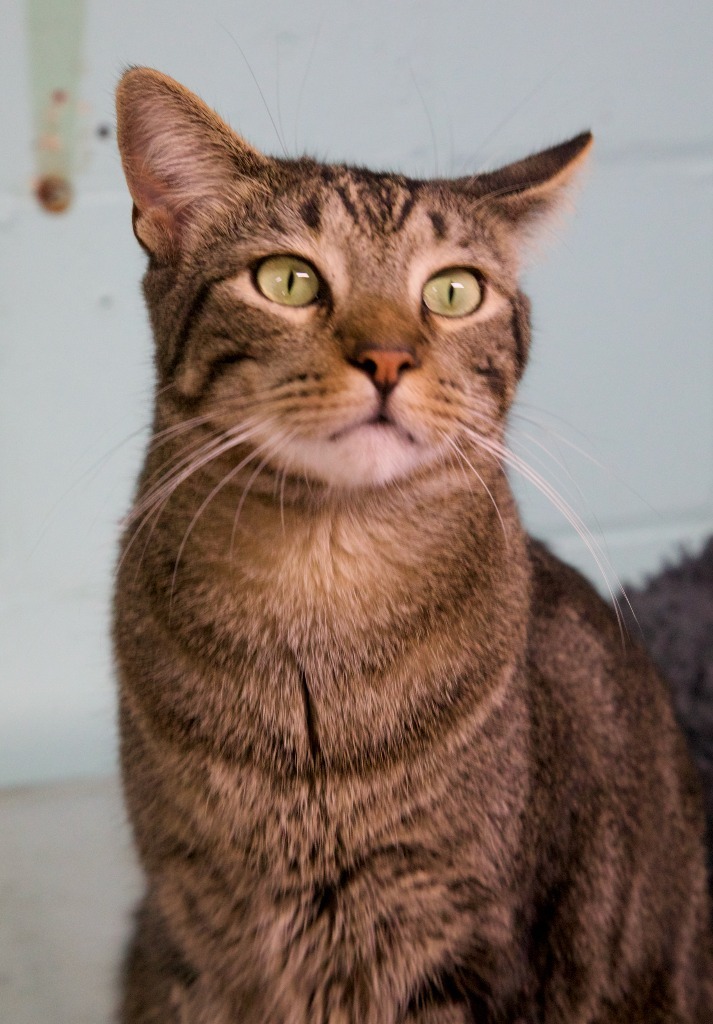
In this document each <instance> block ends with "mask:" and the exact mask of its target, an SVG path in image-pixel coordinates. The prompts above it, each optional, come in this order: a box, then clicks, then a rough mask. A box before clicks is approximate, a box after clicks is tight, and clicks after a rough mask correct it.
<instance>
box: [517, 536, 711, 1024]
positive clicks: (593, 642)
mask: <svg viewBox="0 0 713 1024" xmlns="http://www.w3.org/2000/svg"><path fill="white" fill-rule="evenodd" d="M530 554H531V562H532V608H531V621H530V637H529V650H528V673H527V674H528V689H527V693H528V703H529V711H530V721H531V730H532V731H531V749H532V755H533V757H532V763H533V776H532V794H531V800H530V802H529V807H528V826H527V829H526V832H527V831H528V830H529V832H530V840H529V841H530V842H531V844H532V846H531V848H532V850H533V855H534V859H535V871H534V875H535V878H536V879H537V881H536V883H535V888H536V890H537V891H536V895H535V900H534V903H535V905H536V906H538V907H539V908H540V911H539V913H540V915H541V919H540V920H539V924H538V925H536V927H535V931H536V932H537V929H538V928H541V929H545V930H546V931H547V934H548V945H549V944H551V943H552V942H555V943H556V942H557V938H556V936H557V935H558V934H561V935H563V936H564V935H567V934H568V935H569V936H570V938H571V937H572V936H573V935H575V934H577V935H578V939H577V941H576V942H575V944H574V945H573V946H572V948H571V951H570V952H569V954H568V955H569V956H570V957H571V959H572V964H573V967H572V969H573V970H575V971H579V970H581V971H584V972H585V973H590V972H594V973H601V974H602V976H603V975H604V974H606V973H609V972H611V971H612V966H611V961H610V956H611V949H612V945H613V948H615V949H616V953H617V960H616V967H615V969H614V971H615V973H616V974H618V975H619V977H620V981H621V984H622V985H629V984H631V981H632V978H634V977H636V976H637V972H643V967H642V965H643V964H650V963H651V962H652V959H660V958H661V956H662V952H661V951H662V949H663V950H664V953H663V956H664V959H665V957H666V956H667V955H670V956H671V957H673V956H674V955H675V954H674V951H675V950H679V951H680V950H681V949H688V950H689V951H690V955H691V963H696V962H699V963H703V964H707V965H708V966H705V967H703V968H702V971H701V974H700V976H706V975H708V974H709V973H710V971H711V967H712V966H713V965H712V964H711V961H710V959H709V958H710V951H709V949H708V948H707V945H706V942H705V940H703V941H702V939H701V936H702V935H703V934H704V930H705V928H706V921H707V917H708V913H709V911H708V899H707V893H706V877H705V871H704V869H703V866H702V863H701V856H700V851H701V848H702V844H703V828H704V826H703V813H702V804H701V797H700V792H699V784H698V779H697V777H696V774H695V771H694V769H693V766H692V763H691V761H690V758H689V755H688V751H687V750H686V749H685V746H684V744H683V741H682V738H681V736H680V733H679V731H678V729H677V727H676V724H675V721H674V715H673V711H672V706H671V700H670V695H669V692H668V688H667V685H666V683H665V682H664V681H663V679H662V678H661V677H660V675H659V674H658V672H657V671H656V669H655V668H654V666H653V665H652V663H651V662H650V660H649V658H648V656H647V655H646V653H645V652H644V650H643V648H642V647H641V646H640V644H639V643H638V641H637V639H636V638H635V637H632V636H629V635H627V634H626V633H625V632H622V631H621V630H620V628H619V622H618V621H617V617H616V615H615V613H614V612H613V611H612V609H611V608H610V607H609V605H607V604H606V603H605V602H604V601H603V600H602V599H601V597H600V596H599V595H598V594H597V593H596V591H595V590H594V588H593V587H592V586H591V585H590V584H589V583H588V582H587V581H586V580H584V579H583V577H582V576H581V575H580V574H579V573H578V572H576V571H575V570H574V569H572V568H570V567H569V566H567V565H565V564H564V563H563V562H561V561H560V560H559V559H558V558H556V556H554V555H553V554H552V553H551V552H550V551H548V550H547V549H546V548H545V547H544V546H543V545H541V544H540V543H538V542H536V541H531V543H530ZM585 851H586V853H585ZM662 879H666V884H665V885H663V886H662V884H661V881H662ZM554 905H556V906H557V911H556V913H555V915H554V918H550V917H549V914H550V910H549V909H548V908H551V907H552V906H554ZM685 906H688V907H689V908H695V909H692V910H691V912H690V913H688V914H686V913H683V914H682V913H681V908H683V907H685ZM647 908H648V909H647ZM573 918H576V919H577V920H578V921H579V922H580V925H581V930H579V931H578V932H577V931H575V930H573V929H571V921H572V919H573ZM622 922H623V924H622ZM605 935H606V936H608V942H609V943H610V945H609V951H608V952H607V951H606V949H605V945H604V943H603V941H602V939H603V937H604V936H605ZM566 941H569V940H566ZM666 950H668V953H666V952H665V951H666ZM542 969H543V970H544V968H542ZM661 970H662V971H664V970H665V964H664V961H663V960H662V961H661ZM642 977H643V973H642ZM686 984H688V985H690V997H691V998H692V999H694V998H695V996H694V993H695V992H697V991H698V982H697V981H696V979H695V978H694V977H693V975H690V976H689V977H688V979H687V982H686ZM639 987H640V986H639ZM643 998H644V997H643V995H642V999H643ZM662 998H664V999H665V998H668V996H665V997H662ZM701 998H703V997H702V996H701ZM672 1005H673V1003H672ZM631 1013H632V1017H631V1019H632V1020H638V1019H639V1017H638V1016H636V1013H637V1007H636V1006H634V1004H632V1007H631ZM706 1019H707V1018H706Z"/></svg>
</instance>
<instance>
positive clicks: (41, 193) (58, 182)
mask: <svg viewBox="0 0 713 1024" xmlns="http://www.w3.org/2000/svg"><path fill="white" fill-rule="evenodd" d="M35 195H36V196H37V201H38V202H39V204H40V206H41V207H42V208H43V209H44V210H47V212H48V213H64V211H65V210H66V209H67V207H68V206H69V204H70V203H71V201H72V186H71V185H70V184H69V182H68V181H67V179H66V178H61V177H60V176H59V175H57V174H48V175H46V176H45V177H44V178H40V179H39V181H38V182H37V184H36V185H35Z"/></svg>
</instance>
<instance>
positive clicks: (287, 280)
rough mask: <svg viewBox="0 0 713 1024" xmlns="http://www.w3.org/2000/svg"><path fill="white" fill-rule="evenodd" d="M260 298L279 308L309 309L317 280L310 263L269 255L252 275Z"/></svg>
mask: <svg viewBox="0 0 713 1024" xmlns="http://www.w3.org/2000/svg"><path fill="white" fill-rule="evenodd" d="M255 279H256V281H257V286H258V288H259V289H260V291H261V292H262V294H263V295H265V296H267V298H268V299H271V300H272V301H273V302H279V304H280V305H281V306H309V304H310V302H313V301H314V299H315V298H316V296H317V292H318V291H319V278H318V277H317V275H316V273H315V272H314V270H313V269H312V267H310V265H309V263H305V262H304V260H300V259H297V257H296V256H269V257H268V258H267V259H266V260H263V261H262V263H261V264H260V266H259V267H258V268H257V272H256V274H255Z"/></svg>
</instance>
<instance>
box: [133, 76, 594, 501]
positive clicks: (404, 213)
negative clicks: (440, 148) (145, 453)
mask: <svg viewBox="0 0 713 1024" xmlns="http://www.w3.org/2000/svg"><path fill="white" fill-rule="evenodd" d="M117 107H118V136H119V145H120V149H121V155H122V161H123V165H124V170H125V173H126V177H127V181H128V184H129V189H130V191H131V195H132V197H133V200H134V230H135V233H136V236H137V238H138V239H139V241H140V242H141V244H142V245H143V247H144V248H145V249H146V250H147V252H148V253H149V254H150V260H149V269H148V272H147V277H146V282H145V288H146V295H147V300H148V305H149V310H150V313H151V318H152V322H153V327H154V334H155V336H156V343H157V366H158V372H159V381H158V387H159V396H160V397H159V403H160V406H161V405H162V407H163V409H164V411H167V412H168V413H172V414H173V418H174V419H175V418H176V417H178V418H180V417H184V418H185V419H188V418H190V419H193V420H194V421H195V422H196V423H203V424H207V425H209V427H210V428H211V429H212V430H214V431H218V432H220V433H219V434H218V435H217V436H219V437H220V436H224V437H225V438H226V445H228V446H229V439H231V438H232V439H234V441H235V447H236V448H240V450H241V451H242V450H244V448H245V447H246V446H247V447H248V448H249V449H250V450H252V451H253V452H254V458H255V460H257V461H258V462H259V461H262V462H263V463H264V464H265V465H267V466H269V467H270V468H271V469H272V470H274V471H277V472H280V471H287V472H288V473H290V474H292V475H294V476H296V477H300V476H302V477H305V478H307V479H308V480H312V481H319V482H321V483H323V484H327V485H331V486H334V487H338V488H353V487H374V486H383V485H387V484H389V483H390V482H392V481H393V482H395V483H398V481H399V480H400V479H403V478H404V477H408V476H411V475H413V474H417V473H422V472H429V471H437V469H438V467H442V466H444V465H446V464H448V463H453V464H459V463H460V464H461V465H466V466H471V468H474V469H476V470H477V467H478V464H479V463H480V464H481V465H482V462H483V460H484V459H487V458H490V459H491V460H492V458H493V455H494V452H495V446H497V445H499V444H500V443H501V440H502V431H503V427H504V422H505V416H506V413H507V410H508V408H509V406H510V403H511V402H512V398H513V395H514V391H515V388H516V385H517V382H518V380H519V379H520V376H521V374H522V371H523V368H524V365H525V361H526V358H527V349H528V342H529V317H528V305H527V300H526V299H525V297H524V296H523V295H522V293H521V292H520V291H519V288H518V280H517V275H518V268H519V263H520V256H521V253H522V250H523V248H524V246H525V243H526V240H527V237H528V236H529V235H530V234H531V231H532V228H533V226H534V225H535V224H536V223H537V221H538V220H539V219H540V218H541V217H542V216H543V215H546V214H547V213H549V212H550V211H551V210H553V209H554V208H555V207H556V206H558V205H559V204H560V201H561V198H562V196H563V193H564V192H565V191H566V188H567V186H568V184H569V183H570V180H571V179H572V177H573V175H574V173H575V171H576V169H577V168H578V166H579V165H580V164H581V162H582V160H583V158H584V156H585V154H586V153H587V151H588V149H589V147H590V144H591V136H590V135H589V134H588V133H585V134H582V135H579V136H577V137H576V138H574V139H572V140H571V141H569V142H566V143H563V144H562V145H560V146H556V147H554V148H552V149H549V150H546V151H545V152H542V153H539V154H537V155H535V156H531V157H529V158H527V159H525V160H522V161H519V162H518V163H515V164H511V165H509V166H508V167H505V168H503V169H501V170H499V171H495V172H491V173H486V174H479V175H474V176H471V177H466V178H459V179H455V180H433V181H417V180H412V179H408V178H405V177H402V176H400V175H396V174H381V173H374V172H371V171H366V170H360V169H355V168H351V167H344V166H334V165H325V164H320V163H317V162H315V161H313V160H310V159H298V160H283V159H275V158H271V157H268V156H264V155H263V154H262V153H259V152H257V151H256V150H255V149H253V148H252V147H251V146H249V145H248V144H247V143H246V142H245V141H244V140H243V139H241V138H240V137H239V136H238V135H236V134H235V133H234V132H233V131H232V130H231V129H230V128H229V127H228V126H227V125H226V124H225V123H224V122H223V121H222V120H221V119H220V118H219V117H218V116H217V115H216V114H214V113H213V112H212V111H211V110H209V109H208V107H206V106H205V105H204V104H203V103H202V102H201V101H200V100H199V99H198V98H197V97H196V96H194V95H193V94H191V93H190V92H188V91H187V90H185V89H184V88H183V87H182V86H180V85H179V84H178V83H176V82H174V81H173V80H172V79H169V78H167V77H165V76H164V75H161V74H159V73H158V72H155V71H151V70H148V69H144V68H134V69H132V70H130V71H128V72H127V73H126V74H125V75H124V77H123V79H122V81H121V83H120V85H119V90H118V97H117ZM166 418H168V419H170V418H171V416H170V415H169V416H168V417H164V419H166ZM478 438H479V439H480V441H478ZM488 445H490V448H489V447H488Z"/></svg>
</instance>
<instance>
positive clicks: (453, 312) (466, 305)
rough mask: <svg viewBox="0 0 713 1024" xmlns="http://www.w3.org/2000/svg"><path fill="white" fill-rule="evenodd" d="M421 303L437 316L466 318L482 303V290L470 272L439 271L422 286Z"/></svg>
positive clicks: (456, 270) (454, 268)
mask: <svg viewBox="0 0 713 1024" xmlns="http://www.w3.org/2000/svg"><path fill="white" fill-rule="evenodd" d="M423 301H424V303H425V304H426V306H427V308H428V309H430V310H431V312H432V313H438V315H439V316H467V315H468V313H472V312H473V311H474V310H476V309H477V308H478V306H479V305H480V304H481V302H482V301H483V288H482V285H481V284H480V281H479V280H478V278H477V277H476V275H475V274H474V273H473V271H472V270H465V269H464V268H463V267H453V268H452V269H450V270H441V271H440V273H438V274H434V275H433V277H432V278H430V279H429V280H428V281H426V283H425V285H424V286H423Z"/></svg>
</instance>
